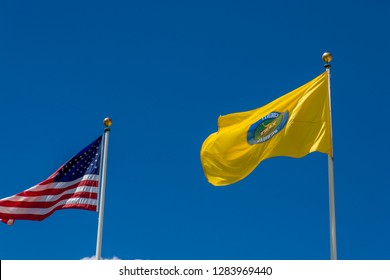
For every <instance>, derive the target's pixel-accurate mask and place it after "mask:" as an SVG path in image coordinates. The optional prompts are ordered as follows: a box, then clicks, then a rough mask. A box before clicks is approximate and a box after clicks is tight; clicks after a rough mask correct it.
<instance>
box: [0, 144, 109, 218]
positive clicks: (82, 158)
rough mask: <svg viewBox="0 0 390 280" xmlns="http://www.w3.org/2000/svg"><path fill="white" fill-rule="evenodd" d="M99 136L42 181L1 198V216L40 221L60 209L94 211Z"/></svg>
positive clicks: (97, 184)
mask: <svg viewBox="0 0 390 280" xmlns="http://www.w3.org/2000/svg"><path fill="white" fill-rule="evenodd" d="M101 142H102V136H100V137H99V138H97V139H96V140H95V141H93V142H92V143H91V144H89V145H88V146H87V147H85V148H84V149H83V150H81V151H80V152H79V153H78V154H77V155H75V156H74V157H72V158H71V159H70V160H69V161H67V162H66V163H65V164H64V165H62V166H61V167H60V168H59V169H58V170H57V171H56V172H54V174H52V175H51V176H50V177H49V178H47V179H46V180H44V181H43V182H41V183H39V184H37V185H35V186H33V187H31V188H29V189H28V190H25V191H23V192H21V193H18V194H16V195H13V196H10V197H6V198H3V199H0V219H1V221H2V222H4V223H7V224H8V225H12V224H13V223H14V220H35V221H41V220H43V219H45V218H47V217H48V216H50V215H51V214H53V213H54V212H55V211H56V210H59V209H69V208H77V209H85V210H92V211H96V208H97V197H98V186H99V171H100V154H101Z"/></svg>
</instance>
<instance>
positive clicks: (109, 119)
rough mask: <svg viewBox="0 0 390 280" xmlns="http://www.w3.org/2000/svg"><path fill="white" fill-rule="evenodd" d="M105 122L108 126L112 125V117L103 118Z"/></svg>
mask: <svg viewBox="0 0 390 280" xmlns="http://www.w3.org/2000/svg"><path fill="white" fill-rule="evenodd" d="M103 123H104V125H105V126H106V127H110V126H112V119H111V118H105V119H104V120H103Z"/></svg>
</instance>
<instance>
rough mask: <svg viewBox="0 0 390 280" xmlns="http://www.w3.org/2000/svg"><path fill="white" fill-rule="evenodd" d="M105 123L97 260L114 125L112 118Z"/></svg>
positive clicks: (98, 249)
mask: <svg viewBox="0 0 390 280" xmlns="http://www.w3.org/2000/svg"><path fill="white" fill-rule="evenodd" d="M103 123H104V125H105V127H106V128H105V129H104V135H103V149H102V160H101V177H100V202H99V220H98V231H97V241H96V259H97V260H100V259H101V253H102V237H103V214H104V196H105V193H106V171H107V153H108V135H109V134H110V127H111V125H112V120H111V119H110V118H105V119H104V121H103ZM98 201H99V200H98Z"/></svg>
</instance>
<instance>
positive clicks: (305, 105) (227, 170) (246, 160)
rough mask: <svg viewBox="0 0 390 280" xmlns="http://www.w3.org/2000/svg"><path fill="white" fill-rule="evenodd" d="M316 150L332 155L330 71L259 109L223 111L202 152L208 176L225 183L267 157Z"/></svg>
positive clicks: (236, 178) (248, 170)
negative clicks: (223, 114) (329, 95)
mask: <svg viewBox="0 0 390 280" xmlns="http://www.w3.org/2000/svg"><path fill="white" fill-rule="evenodd" d="M314 151H318V152H321V153H325V154H328V155H330V156H332V154H331V153H332V140H331V123H330V110H329V98H328V73H327V72H324V73H322V74H321V75H319V76H318V77H316V78H315V79H313V80H312V81H310V82H308V83H307V84H305V85H303V86H301V87H299V88H297V89H295V90H293V91H292V92H290V93H287V94H286V95H283V96H282V97H279V98H278V99H276V100H274V101H272V102H271V103H269V104H267V105H265V106H263V107H261V108H258V109H255V110H251V111H247V112H241V113H233V114H229V115H225V116H220V117H219V119H218V132H216V133H213V134H211V135H210V136H209V137H208V138H207V139H206V140H205V141H204V143H203V145H202V148H201V151H200V157H201V161H202V166H203V170H204V173H205V175H206V177H207V179H208V181H209V182H210V183H211V184H213V185H215V186H225V185H229V184H233V183H235V182H237V181H240V180H242V179H243V178H245V177H246V176H248V175H249V173H251V172H252V171H253V170H254V169H255V168H256V166H257V165H258V164H259V163H260V162H261V161H262V160H264V159H267V158H271V157H277V156H289V157H295V158H299V157H303V156H305V155H307V154H308V153H311V152H314Z"/></svg>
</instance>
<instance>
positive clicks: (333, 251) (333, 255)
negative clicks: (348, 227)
mask: <svg viewBox="0 0 390 280" xmlns="http://www.w3.org/2000/svg"><path fill="white" fill-rule="evenodd" d="M322 60H323V61H324V62H325V69H326V71H327V72H328V93H329V115H330V137H331V141H332V142H331V143H332V150H331V154H332V155H328V181H329V219H330V259H331V260H337V243H336V209H335V199H334V158H333V131H332V102H331V91H330V62H331V61H332V55H331V54H330V53H329V52H326V53H324V54H323V55H322Z"/></svg>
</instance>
